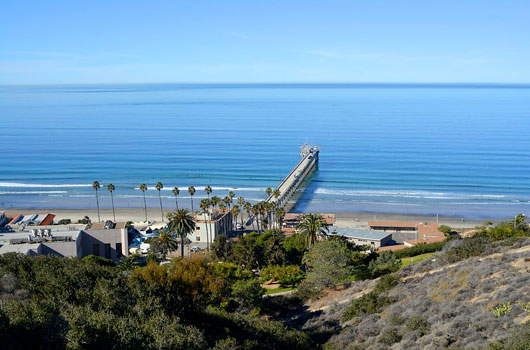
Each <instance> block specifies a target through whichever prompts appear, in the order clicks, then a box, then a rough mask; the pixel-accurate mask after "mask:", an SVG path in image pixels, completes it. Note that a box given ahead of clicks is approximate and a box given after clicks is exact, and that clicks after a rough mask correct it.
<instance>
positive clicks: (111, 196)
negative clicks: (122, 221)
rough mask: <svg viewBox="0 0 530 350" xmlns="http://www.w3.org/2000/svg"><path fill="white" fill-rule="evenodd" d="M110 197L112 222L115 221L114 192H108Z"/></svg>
mask: <svg viewBox="0 0 530 350" xmlns="http://www.w3.org/2000/svg"><path fill="white" fill-rule="evenodd" d="M110 199H111V200H112V216H113V217H114V222H116V211H115V210H114V194H112V192H111V193H110Z"/></svg>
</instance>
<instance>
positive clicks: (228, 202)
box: [223, 196, 232, 210]
mask: <svg viewBox="0 0 530 350" xmlns="http://www.w3.org/2000/svg"><path fill="white" fill-rule="evenodd" d="M223 203H224V205H226V206H227V207H228V210H230V209H231V208H232V198H230V197H229V196H226V197H225V198H223Z"/></svg>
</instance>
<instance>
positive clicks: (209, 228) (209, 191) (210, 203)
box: [204, 185, 213, 249]
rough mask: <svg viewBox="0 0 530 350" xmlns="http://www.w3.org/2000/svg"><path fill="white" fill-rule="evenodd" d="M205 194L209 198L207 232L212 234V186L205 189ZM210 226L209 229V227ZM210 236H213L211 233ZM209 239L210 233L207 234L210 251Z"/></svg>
mask: <svg viewBox="0 0 530 350" xmlns="http://www.w3.org/2000/svg"><path fill="white" fill-rule="evenodd" d="M204 192H206V196H207V197H208V202H207V205H206V214H207V215H208V219H209V220H208V223H207V224H206V230H207V231H208V230H209V231H210V232H212V216H211V214H210V205H212V202H211V201H210V193H212V186H210V185H208V186H206V187H205V188H204ZM208 226H209V227H208ZM210 236H213V235H212V234H211V233H210ZM208 240H209V238H208V232H207V239H206V241H207V246H208V249H209V246H210V243H209V241H208Z"/></svg>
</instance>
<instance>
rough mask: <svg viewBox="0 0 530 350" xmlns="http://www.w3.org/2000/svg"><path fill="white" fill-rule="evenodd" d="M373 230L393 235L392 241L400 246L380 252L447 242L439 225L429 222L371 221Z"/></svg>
mask: <svg viewBox="0 0 530 350" xmlns="http://www.w3.org/2000/svg"><path fill="white" fill-rule="evenodd" d="M368 226H370V228H371V229H372V230H376V231H379V232H385V233H391V234H392V239H393V240H394V241H396V242H398V244H394V245H388V246H384V247H380V248H379V249H378V250H379V251H384V250H400V249H404V248H407V247H413V246H415V245H417V244H430V243H437V242H443V241H444V240H446V237H445V235H444V234H443V232H440V231H439V230H438V224H436V223H432V222H431V223H428V222H401V221H369V222H368Z"/></svg>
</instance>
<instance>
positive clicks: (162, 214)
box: [155, 181, 164, 222]
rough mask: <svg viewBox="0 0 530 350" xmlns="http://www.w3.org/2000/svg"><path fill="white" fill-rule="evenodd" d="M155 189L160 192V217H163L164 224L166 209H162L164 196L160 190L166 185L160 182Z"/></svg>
mask: <svg viewBox="0 0 530 350" xmlns="http://www.w3.org/2000/svg"><path fill="white" fill-rule="evenodd" d="M155 188H156V190H157V191H158V199H159V200H160V215H161V216H162V222H164V209H162V195H161V194H160V190H161V189H163V188H164V185H162V183H161V182H160V181H158V182H157V183H156V185H155Z"/></svg>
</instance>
